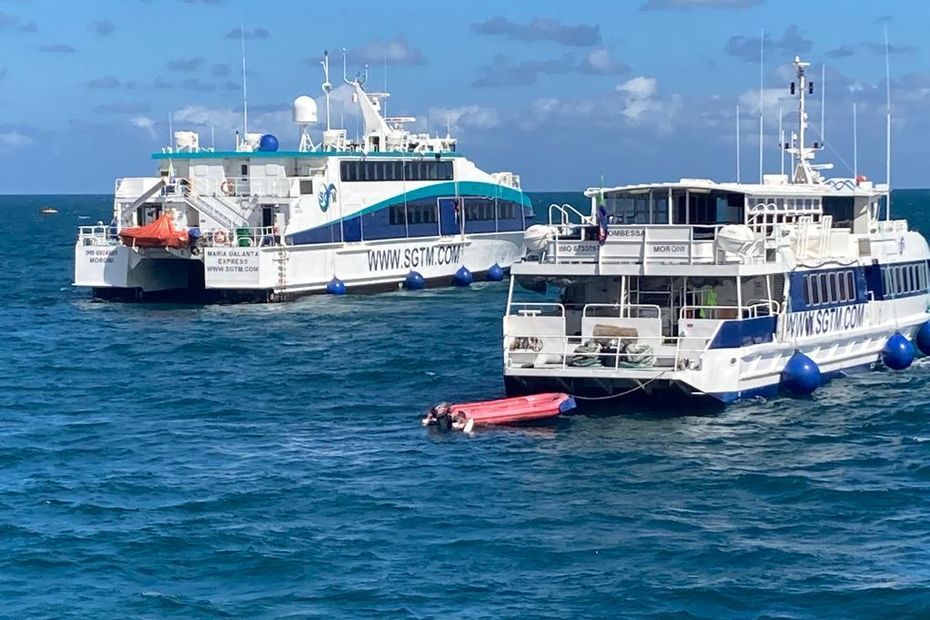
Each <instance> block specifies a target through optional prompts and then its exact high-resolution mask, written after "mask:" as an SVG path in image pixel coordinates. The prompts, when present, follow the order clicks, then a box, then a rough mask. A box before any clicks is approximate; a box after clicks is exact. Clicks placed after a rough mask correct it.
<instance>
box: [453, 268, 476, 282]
mask: <svg viewBox="0 0 930 620" xmlns="http://www.w3.org/2000/svg"><path fill="white" fill-rule="evenodd" d="M474 280H475V276H473V275H472V273H471V271H469V270H468V268H467V267H465V266H462V267H459V270H458V271H456V272H455V275H454V276H452V284H454V285H456V286H470V285H471V283H472V282H474Z"/></svg>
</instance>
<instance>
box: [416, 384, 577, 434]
mask: <svg viewBox="0 0 930 620" xmlns="http://www.w3.org/2000/svg"><path fill="white" fill-rule="evenodd" d="M574 408H575V399H574V398H572V397H571V396H569V395H568V394H562V393H557V392H552V393H547V394H534V395H531V396H518V397H516V398H502V399H500V400H488V401H483V402H477V403H456V404H453V405H450V404H448V403H439V404H438V405H436V406H435V407H433V408H432V409H430V411H429V413H427V414H426V417H425V418H423V425H424V426H428V425H434V424H435V425H437V426H439V427H441V428H448V429H453V430H463V431H465V432H468V431H470V430H471V429H472V428H474V427H475V426H485V425H489V424H516V423H519V422H528V421H531V420H542V419H545V418H553V417H555V416H557V415H559V414H561V413H565V412H566V411H571V410H572V409H574Z"/></svg>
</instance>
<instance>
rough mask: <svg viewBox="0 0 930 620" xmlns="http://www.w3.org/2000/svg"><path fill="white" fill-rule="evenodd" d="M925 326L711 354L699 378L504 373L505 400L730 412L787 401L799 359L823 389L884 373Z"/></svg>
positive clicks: (914, 321) (907, 322)
mask: <svg viewBox="0 0 930 620" xmlns="http://www.w3.org/2000/svg"><path fill="white" fill-rule="evenodd" d="M928 320H930V312H925V313H922V314H920V315H916V316H915V315H911V316H909V317H907V319H902V320H901V322H900V323H899V325H898V327H897V328H895V327H894V326H892V325H884V326H876V327H874V328H870V329H868V330H860V331H859V332H858V333H850V334H844V335H833V337H831V338H828V339H820V340H809V341H808V342H798V343H768V344H762V345H756V346H752V347H745V348H741V349H725V350H720V351H709V352H708V353H707V354H705V358H704V359H703V362H702V368H701V369H700V370H674V369H671V368H669V369H666V370H658V371H656V370H624V369H611V368H606V369H583V368H571V367H569V368H565V369H560V370H558V371H549V370H545V369H535V368H507V369H505V373H504V386H505V389H506V392H507V395H508V396H522V395H526V394H533V393H539V392H549V391H553V390H558V391H563V392H565V393H568V394H571V395H573V396H576V397H578V398H579V405H580V406H581V407H582V408H584V407H590V406H591V405H593V404H596V403H602V404H606V403H610V402H618V401H623V402H636V403H638V404H646V405H665V404H668V403H669V402H681V401H685V400H692V401H696V402H703V403H712V404H719V405H726V404H730V403H734V402H736V401H739V400H746V399H751V398H758V397H763V398H774V397H777V396H783V395H788V393H787V392H786V391H785V390H784V389H783V387H782V384H781V373H782V371H783V369H784V367H785V365H786V364H787V362H788V360H789V359H790V357H791V355H792V354H793V353H794V352H795V351H798V350H799V351H801V352H803V353H804V354H805V355H807V356H809V357H810V358H811V359H813V360H814V361H815V362H816V363H817V365H818V366H819V368H820V370H821V373H822V382H823V383H826V382H828V381H830V380H831V379H833V378H836V377H842V376H846V375H849V374H854V373H858V372H864V371H868V370H872V369H874V368H876V367H880V366H881V365H882V348H883V347H884V345H885V343H886V342H887V340H888V338H890V337H891V336H892V335H893V334H894V333H896V332H898V333H901V334H902V335H904V336H905V337H906V338H908V339H909V340H911V341H913V340H914V338H915V336H916V332H917V330H918V329H919V328H920V326H921V325H922V324H923V323H925V322H926V321H928Z"/></svg>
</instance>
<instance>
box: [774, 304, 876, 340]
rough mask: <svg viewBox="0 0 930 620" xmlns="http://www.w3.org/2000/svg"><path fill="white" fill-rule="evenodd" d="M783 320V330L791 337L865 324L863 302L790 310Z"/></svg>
mask: <svg viewBox="0 0 930 620" xmlns="http://www.w3.org/2000/svg"><path fill="white" fill-rule="evenodd" d="M785 321H786V324H785V327H786V329H785V331H786V333H787V335H788V336H791V337H792V338H803V337H806V336H817V335H819V334H825V333H827V332H838V331H843V330H847V329H855V328H857V327H862V326H863V325H864V324H865V304H858V305H855V306H837V307H834V308H824V309H822V310H811V311H808V312H791V313H789V314H788V315H787V316H786V317H785Z"/></svg>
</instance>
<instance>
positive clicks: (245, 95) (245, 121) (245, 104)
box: [236, 17, 249, 147]
mask: <svg viewBox="0 0 930 620" xmlns="http://www.w3.org/2000/svg"><path fill="white" fill-rule="evenodd" d="M239 37H240V39H241V40H242V136H243V138H245V136H247V135H248V133H249V91H248V88H247V86H246V81H245V23H244V22H243V20H242V18H241V17H240V18H239ZM236 146H237V147H238V145H236Z"/></svg>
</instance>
